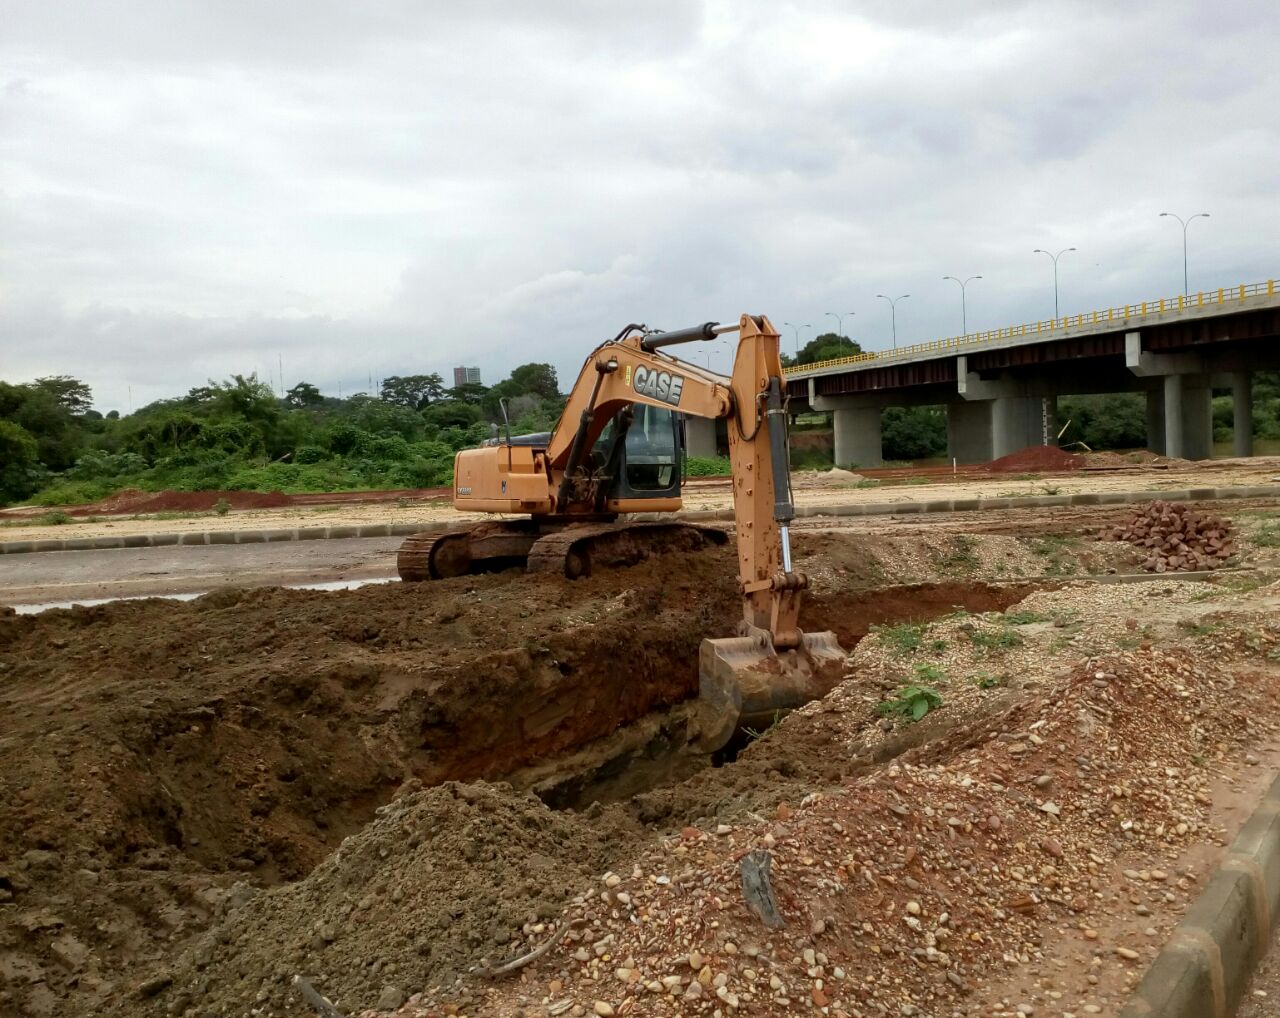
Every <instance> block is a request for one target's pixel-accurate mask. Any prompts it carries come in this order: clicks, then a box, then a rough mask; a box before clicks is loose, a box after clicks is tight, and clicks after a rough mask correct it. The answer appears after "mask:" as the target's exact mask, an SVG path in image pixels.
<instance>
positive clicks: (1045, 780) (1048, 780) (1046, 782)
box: [1035, 774, 1053, 788]
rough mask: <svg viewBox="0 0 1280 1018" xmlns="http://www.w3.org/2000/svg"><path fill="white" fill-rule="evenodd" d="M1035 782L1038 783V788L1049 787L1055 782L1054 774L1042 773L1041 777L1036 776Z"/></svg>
mask: <svg viewBox="0 0 1280 1018" xmlns="http://www.w3.org/2000/svg"><path fill="white" fill-rule="evenodd" d="M1035 784H1036V788H1048V787H1049V786H1050V785H1051V784H1053V775H1052V774H1041V775H1040V777H1038V778H1036V782H1035Z"/></svg>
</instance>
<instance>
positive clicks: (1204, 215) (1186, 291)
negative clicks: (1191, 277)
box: [1160, 212, 1209, 297]
mask: <svg viewBox="0 0 1280 1018" xmlns="http://www.w3.org/2000/svg"><path fill="white" fill-rule="evenodd" d="M1160 215H1161V216H1172V217H1173V218H1174V219H1176V220H1177V221H1178V222H1180V223H1181V224H1182V294H1183V296H1184V297H1190V296H1191V287H1190V286H1188V285H1187V227H1188V226H1190V225H1191V220H1192V219H1208V218H1209V213H1208V212H1197V213H1196V214H1195V215H1194V216H1191V217H1190V218H1188V219H1183V218H1182V217H1181V216H1180V215H1177V214H1176V213H1173V212H1161V213H1160Z"/></svg>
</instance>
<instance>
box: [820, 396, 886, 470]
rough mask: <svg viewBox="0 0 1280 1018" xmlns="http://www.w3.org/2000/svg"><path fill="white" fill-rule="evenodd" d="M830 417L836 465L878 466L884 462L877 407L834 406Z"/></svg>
mask: <svg viewBox="0 0 1280 1018" xmlns="http://www.w3.org/2000/svg"><path fill="white" fill-rule="evenodd" d="M831 418H832V425H833V427H834V430H835V444H836V448H835V460H836V466H838V467H849V466H859V467H878V466H880V465H881V464H882V463H884V453H883V451H882V446H881V441H880V438H881V436H880V408H879V407H856V408H851V409H848V410H833V411H832V412H831Z"/></svg>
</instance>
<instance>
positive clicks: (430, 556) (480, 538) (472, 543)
mask: <svg viewBox="0 0 1280 1018" xmlns="http://www.w3.org/2000/svg"><path fill="white" fill-rule="evenodd" d="M537 539H538V531H537V528H536V527H535V526H534V525H533V523H532V521H530V520H511V521H507V522H504V523H480V524H477V525H475V526H469V527H455V528H453V529H452V530H446V531H443V532H440V533H425V534H413V535H412V536H410V537H407V538H405V540H404V542H403V543H402V544H401V545H400V550H399V552H398V553H397V554H396V571H397V572H399V574H400V579H401V580H403V581H405V582H406V583H421V582H426V581H428V580H446V579H449V578H450V577H453V576H466V575H468V574H470V573H478V572H483V571H485V570H486V569H492V568H494V567H495V565H508V564H510V563H511V561H513V560H515V561H519V560H522V559H523V558H524V557H525V556H526V555H528V553H529V549H530V548H531V547H532V546H533V544H534V542H535V541H537Z"/></svg>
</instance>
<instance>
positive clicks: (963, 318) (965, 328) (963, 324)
mask: <svg viewBox="0 0 1280 1018" xmlns="http://www.w3.org/2000/svg"><path fill="white" fill-rule="evenodd" d="M942 278H943V279H949V280H951V282H953V283H959V284H960V328H961V330H962V331H961V333H960V335H962V336H967V335H969V312H968V311H967V310H966V309H965V306H964V288H965V287H966V286H968V285H969V284H970V283H972V282H973V281H974V280H975V279H981V278H982V277H981V276H970V277H969V278H968V279H966V280H963V281H961V280H959V279H956V277H955V276H943V277H942Z"/></svg>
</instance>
